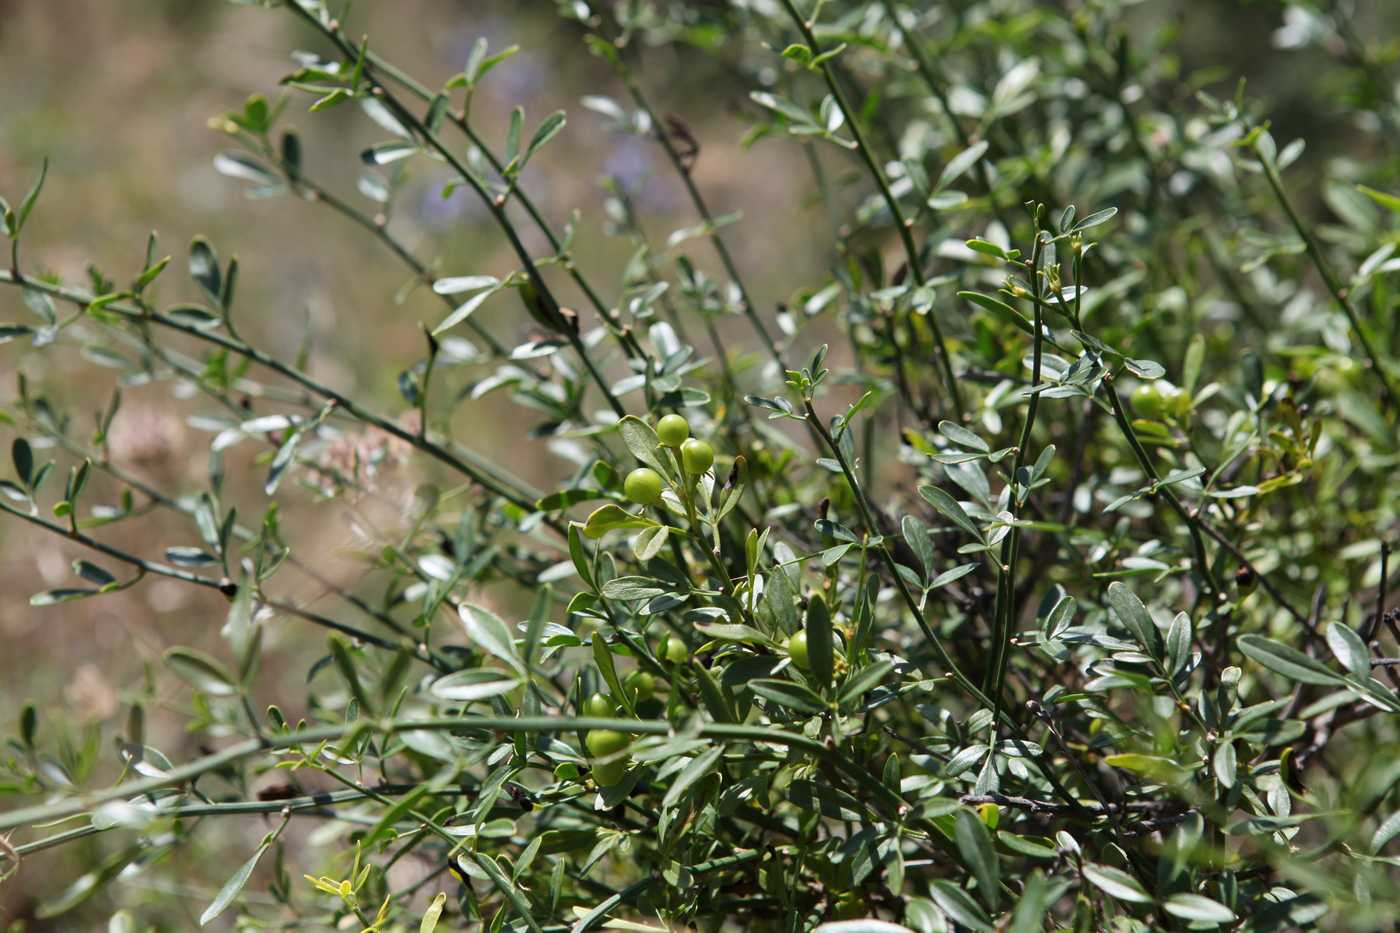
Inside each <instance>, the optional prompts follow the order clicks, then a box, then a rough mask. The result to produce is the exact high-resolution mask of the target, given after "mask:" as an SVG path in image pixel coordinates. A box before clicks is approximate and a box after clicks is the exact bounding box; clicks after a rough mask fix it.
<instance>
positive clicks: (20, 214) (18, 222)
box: [14, 159, 49, 234]
mask: <svg viewBox="0 0 1400 933" xmlns="http://www.w3.org/2000/svg"><path fill="white" fill-rule="evenodd" d="M48 177H49V160H48V159H45V160H44V161H43V164H42V165H40V167H39V179H38V180H37V181H35V182H34V187H32V188H30V189H29V193H28V194H26V195H25V196H24V200H23V201H21V202H20V205H19V211H17V212H16V214H15V225H14V233H16V234H18V233H19V232H20V230H22V229H24V222H25V221H26V220H28V219H29V214H30V212H31V211H33V210H34V202H35V201H37V200H39V192H40V191H43V190H44V179H46V178H48Z"/></svg>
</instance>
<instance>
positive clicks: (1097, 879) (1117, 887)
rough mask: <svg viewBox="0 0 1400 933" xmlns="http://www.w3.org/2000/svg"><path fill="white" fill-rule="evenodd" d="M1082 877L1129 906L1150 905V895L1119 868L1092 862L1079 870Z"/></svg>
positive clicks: (1134, 879) (1086, 863) (1135, 880)
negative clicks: (1082, 874)
mask: <svg viewBox="0 0 1400 933" xmlns="http://www.w3.org/2000/svg"><path fill="white" fill-rule="evenodd" d="M1080 870H1081V871H1082V872H1083V873H1084V877H1085V878H1086V879H1088V881H1089V882H1090V883H1092V884H1093V885H1094V887H1096V888H1098V889H1099V890H1101V891H1103V892H1104V893H1106V894H1107V895H1108V896H1109V897H1112V898H1115V899H1117V900H1120V901H1126V902H1128V903H1130V904H1150V903H1152V895H1151V894H1148V893H1147V891H1145V890H1144V889H1143V887H1142V885H1141V884H1139V883H1138V880H1137V879H1136V878H1134V877H1133V876H1132V875H1130V874H1128V873H1127V872H1125V871H1123V870H1122V869H1119V868H1113V867H1111V866H1109V865H1099V864H1096V863H1094V862H1085V863H1084V865H1083V867H1082V868H1081V869H1080Z"/></svg>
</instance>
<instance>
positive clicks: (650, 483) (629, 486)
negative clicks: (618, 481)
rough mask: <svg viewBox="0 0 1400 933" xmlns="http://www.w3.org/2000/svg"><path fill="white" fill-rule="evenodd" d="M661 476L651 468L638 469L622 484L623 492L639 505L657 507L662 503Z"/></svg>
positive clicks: (628, 475)
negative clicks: (657, 504)
mask: <svg viewBox="0 0 1400 933" xmlns="http://www.w3.org/2000/svg"><path fill="white" fill-rule="evenodd" d="M661 487H662V482H661V474H660V473H658V472H656V471H655V470H653V469H651V468H650V467H637V469H635V470H633V471H632V472H631V473H628V474H627V479H625V480H623V482H622V491H623V492H624V493H626V494H627V498H629V499H631V500H632V501H633V502H635V503H637V504H638V505H656V503H658V502H660V501H661Z"/></svg>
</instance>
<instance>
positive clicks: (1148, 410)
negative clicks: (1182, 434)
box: [1133, 379, 1191, 419]
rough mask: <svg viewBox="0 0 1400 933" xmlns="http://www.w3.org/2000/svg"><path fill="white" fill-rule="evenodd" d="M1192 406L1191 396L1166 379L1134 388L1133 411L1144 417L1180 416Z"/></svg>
mask: <svg viewBox="0 0 1400 933" xmlns="http://www.w3.org/2000/svg"><path fill="white" fill-rule="evenodd" d="M1190 408H1191V397H1190V396H1189V395H1187V394H1186V393H1185V392H1183V391H1182V390H1181V389H1179V388H1177V387H1176V386H1174V385H1172V384H1171V383H1170V382H1167V381H1166V380H1165V379H1158V380H1156V381H1155V382H1145V383H1143V384H1142V385H1140V386H1138V387H1137V388H1136V389H1134V390H1133V411H1135V412H1137V413H1138V415H1140V416H1141V417H1143V418H1153V419H1160V418H1164V417H1166V416H1168V415H1173V416H1176V417H1180V416H1181V415H1184V414H1186V412H1187V411H1189V410H1190Z"/></svg>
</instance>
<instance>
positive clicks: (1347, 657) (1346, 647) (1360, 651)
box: [1327, 622, 1371, 677]
mask: <svg viewBox="0 0 1400 933" xmlns="http://www.w3.org/2000/svg"><path fill="white" fill-rule="evenodd" d="M1327 647H1328V648H1331V649H1332V653H1333V654H1334V655H1336V657H1337V660H1338V661H1340V662H1342V667H1345V668H1346V669H1347V670H1348V671H1350V672H1351V673H1353V674H1355V675H1357V676H1358V677H1368V676H1370V673H1371V651H1370V649H1369V648H1367V647H1366V643H1365V642H1364V641H1362V640H1361V636H1360V635H1358V634H1356V633H1355V632H1353V631H1352V630H1351V629H1350V628H1348V627H1347V626H1346V625H1344V624H1342V623H1341V622H1333V623H1332V624H1331V625H1329V626H1327Z"/></svg>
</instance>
